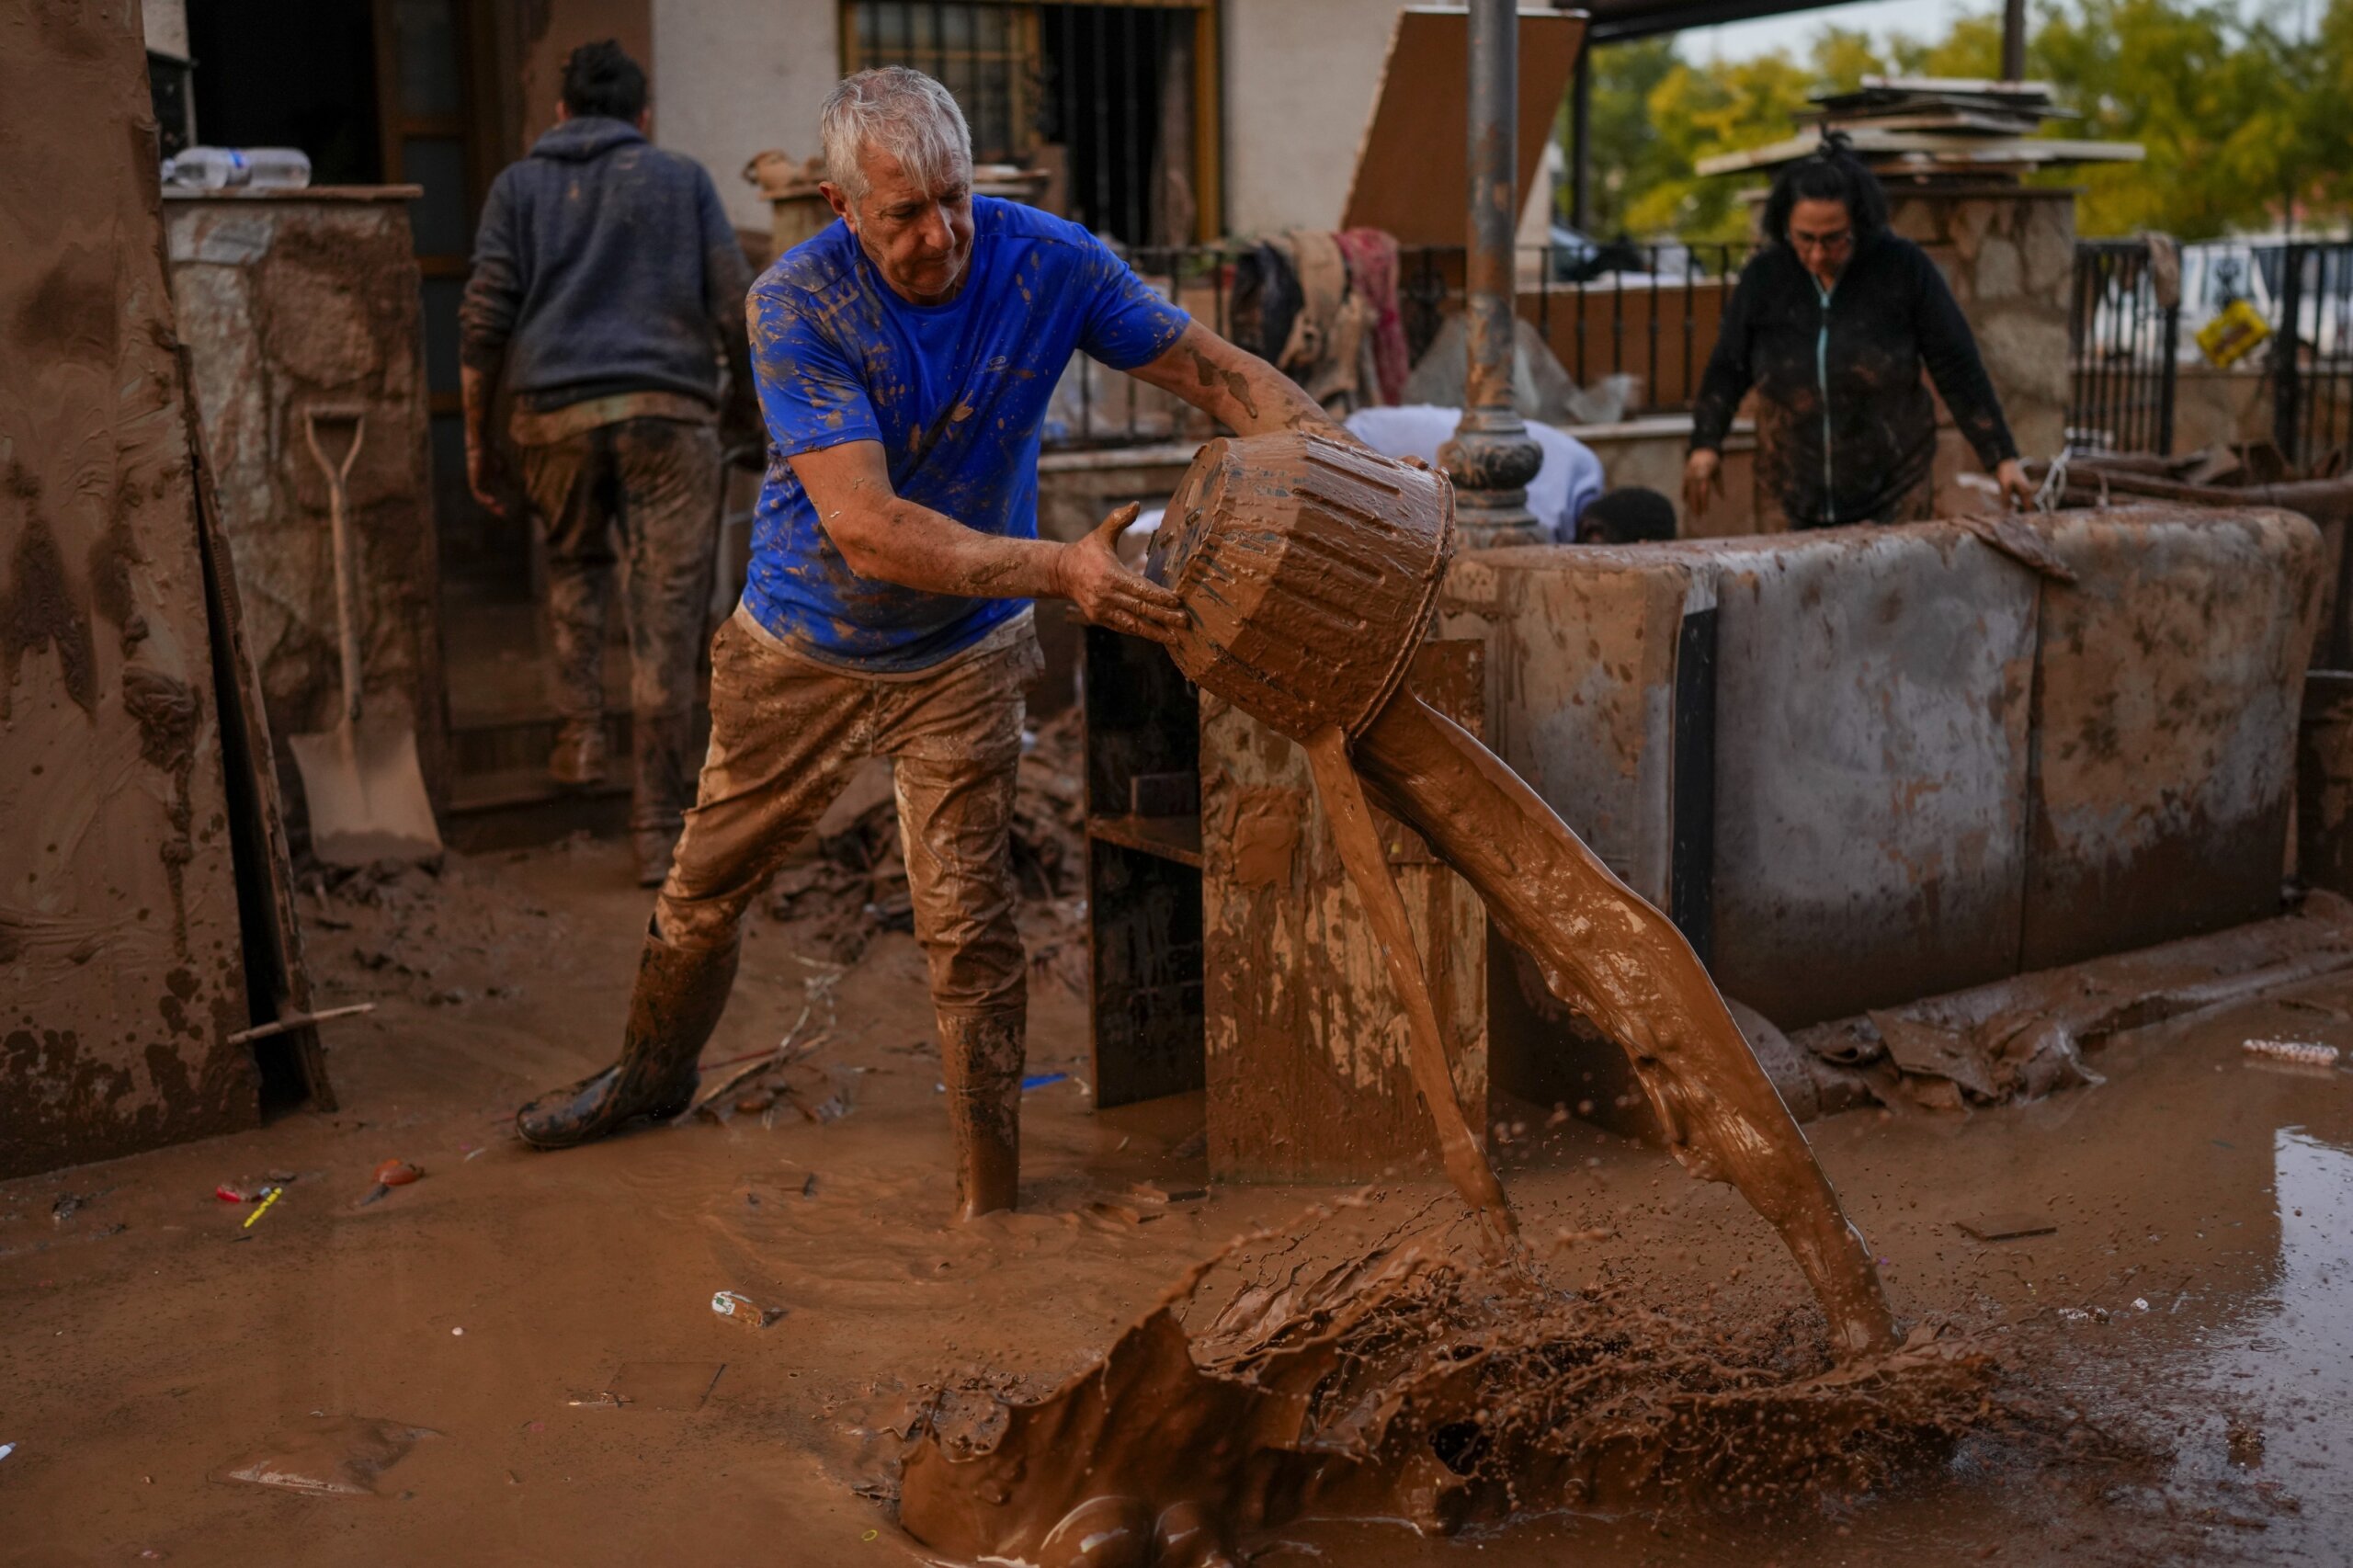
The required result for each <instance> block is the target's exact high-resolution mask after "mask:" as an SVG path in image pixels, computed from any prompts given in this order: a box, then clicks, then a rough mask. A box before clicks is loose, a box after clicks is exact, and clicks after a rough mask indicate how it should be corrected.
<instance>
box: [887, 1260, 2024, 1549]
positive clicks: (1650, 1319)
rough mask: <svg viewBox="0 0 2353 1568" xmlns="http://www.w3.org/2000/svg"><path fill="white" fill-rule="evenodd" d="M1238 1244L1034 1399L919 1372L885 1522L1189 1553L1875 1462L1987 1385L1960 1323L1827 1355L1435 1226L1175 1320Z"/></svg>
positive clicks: (1950, 1427)
mask: <svg viewBox="0 0 2353 1568" xmlns="http://www.w3.org/2000/svg"><path fill="white" fill-rule="evenodd" d="M1467 1222H1468V1221H1465V1223H1467ZM1236 1245H1237V1246H1238V1245H1239V1244H1236ZM1233 1250H1234V1249H1233V1248H1229V1249H1228V1250H1227V1252H1226V1253H1224V1254H1221V1255H1220V1256H1216V1257H1212V1258H1211V1259H1210V1260H1209V1261H1207V1262H1205V1263H1203V1264H1201V1265H1199V1266H1198V1267H1195V1268H1194V1269H1193V1270H1191V1271H1190V1272H1189V1273H1188V1274H1187V1275H1186V1276H1185V1278H1183V1279H1182V1280H1180V1281H1179V1282H1178V1284H1177V1285H1176V1287H1175V1288H1174V1289H1173V1290H1170V1291H1169V1292H1168V1294H1167V1295H1166V1296H1165V1297H1164V1298H1163V1299H1162V1301H1160V1303H1159V1304H1158V1305H1157V1306H1156V1307H1155V1308H1154V1310H1153V1311H1151V1312H1147V1313H1145V1314H1144V1315H1143V1316H1142V1318H1141V1319H1140V1320H1139V1321H1137V1322H1136V1323H1135V1324H1132V1325H1131V1326H1130V1327H1129V1328H1128V1330H1127V1331H1126V1332H1125V1333H1124V1334H1122V1335H1120V1338H1119V1340H1118V1341H1117V1342H1116V1343H1115V1344H1114V1345H1113V1346H1111V1348H1110V1350H1109V1352H1108V1354H1107V1355H1106V1356H1105V1357H1104V1358H1103V1359H1102V1360H1101V1362H1100V1363H1098V1364H1097V1365H1096V1366H1094V1367H1092V1368H1090V1369H1087V1370H1086V1371H1085V1372H1082V1373H1080V1374H1078V1375H1077V1376H1075V1377H1074V1378H1072V1379H1071V1380H1070V1381H1067V1382H1065V1383H1063V1385H1062V1386H1060V1387H1059V1388H1056V1389H1054V1390H1053V1391H1051V1392H1049V1393H1047V1394H1046V1395H1045V1396H1044V1397H1042V1398H1038V1399H1034V1400H1026V1401H1025V1400H1020V1399H1017V1398H1014V1397H1010V1396H1007V1395H1005V1394H1002V1393H998V1392H993V1391H991V1390H989V1389H986V1388H982V1387H976V1386H973V1385H972V1384H966V1385H963V1386H960V1387H955V1388H949V1389H946V1390H943V1391H941V1392H938V1393H937V1394H936V1395H935V1396H934V1397H933V1398H932V1399H931V1401H930V1402H929V1404H928V1405H927V1407H926V1410H925V1413H924V1415H923V1416H922V1418H921V1419H920V1420H919V1421H918V1422H917V1423H916V1425H915V1431H914V1433H913V1434H912V1437H911V1442H910V1446H909V1449H908V1453H907V1456H906V1458H905V1460H904V1465H903V1469H902V1488H901V1499H900V1506H901V1518H902V1522H903V1523H904V1525H905V1527H906V1528H907V1529H908V1531H909V1532H910V1533H911V1534H913V1535H914V1536H915V1538H916V1539H917V1540H921V1541H923V1542H924V1543H925V1544H926V1545H927V1546H930V1547H932V1548H934V1549H936V1550H938V1551H946V1552H949V1553H951V1554H953V1555H955V1556H957V1557H959V1558H961V1559H964V1560H972V1559H983V1560H990V1561H1011V1562H1025V1563H1032V1564H1036V1565H1038V1568H1066V1565H1074V1564H1080V1563H1085V1564H1090V1565H1097V1568H1113V1565H1126V1568H1210V1565H1213V1564H1221V1563H1227V1562H1233V1561H1235V1559H1233V1557H1231V1556H1229V1555H1228V1553H1229V1551H1231V1550H1232V1549H1233V1546H1234V1545H1235V1544H1236V1543H1237V1542H1239V1541H1242V1540H1246V1539H1247V1538H1249V1537H1251V1536H1253V1535H1254V1534H1256V1533H1258V1532H1262V1531H1265V1530H1267V1529H1269V1528H1275V1527H1278V1526H1280V1525H1282V1524H1284V1523H1286V1522H1288V1521H1290V1520H1292V1519H1297V1518H1301V1517H1311V1516H1325V1517H1333V1516H1338V1517H1384V1518H1392V1519H1398V1520H1403V1521H1405V1522H1407V1523H1410V1524H1412V1525H1414V1526H1415V1527H1416V1528H1423V1529H1429V1530H1441V1531H1452V1530H1456V1529H1459V1528H1462V1527H1464V1526H1466V1525H1471V1524H1474V1523H1479V1522H1483V1521H1495V1520H1500V1519H1504V1518H1507V1517H1512V1516H1515V1515H1521V1514H1527V1513H1531V1512H1538V1511H1543V1510H1549V1509H1560V1508H1613V1509H1615V1508H1631V1507H1654V1506H1665V1505H1672V1504H1678V1503H1691V1502H1695V1501H1725V1500H1731V1501H1736V1502H1738V1503H1739V1504H1741V1505H1742V1506H1758V1505H1763V1504H1768V1503H1771V1502H1773V1501H1775V1500H1777V1499H1794V1498H1796V1497H1799V1496H1802V1495H1804V1494H1808V1493H1810V1492H1812V1491H1814V1490H1816V1489H1820V1488H1824V1487H1836V1488H1841V1489H1847V1490H1854V1489H1860V1488H1865V1487H1869V1486H1872V1485H1875V1484H1877V1483H1880V1482H1881V1480H1883V1479H1884V1478H1885V1477H1886V1476H1887V1475H1888V1474H1890V1473H1891V1472H1892V1471H1893V1470H1894V1469H1896V1468H1897V1467H1899V1466H1900V1465H1901V1464H1902V1463H1903V1462H1904V1460H1907V1459H1917V1458H1920V1457H1923V1456H1924V1455H1927V1454H1929V1453H1933V1452H1936V1451H1938V1450H1939V1449H1941V1448H1942V1447H1943V1445H1944V1443H1945V1442H1946V1441H1947V1440H1948V1439H1949V1437H1951V1436H1953V1435H1954V1434H1956V1433H1958V1432H1959V1431H1961V1429H1963V1428H1964V1427H1965V1426H1968V1425H1969V1424H1971V1423H1972V1421H1973V1420H1975V1419H1977V1418H1978V1417H1979V1416H1981V1415H1984V1413H1985V1412H1986V1411H1987V1410H1988V1409H1989V1408H1990V1406H1989V1404H1988V1403H1987V1399H1988V1394H1989V1392H1990V1391H1991V1388H1992V1385H1993V1379H1994V1372H1995V1362H1994V1358H1993V1357H1992V1355H1991V1353H1990V1352H1989V1351H1988V1349H1987V1348H1986V1347H1985V1346H1984V1345H1983V1344H1981V1343H1974V1342H1972V1341H1970V1340H1968V1339H1966V1338H1963V1337H1961V1336H1958V1335H1940V1334H1938V1333H1937V1332H1935V1331H1932V1330H1927V1329H1921V1330H1915V1332H1914V1334H1913V1335H1912V1336H1911V1338H1910V1339H1908V1340H1907V1341H1906V1342H1905V1343H1904V1345H1903V1346H1901V1347H1899V1348H1897V1349H1895V1350H1893V1351H1890V1352H1887V1353H1885V1354H1882V1355H1877V1356H1872V1357H1868V1358H1859V1359H1849V1360H1847V1362H1846V1363H1844V1364H1843V1365H1841V1364H1837V1363H1835V1362H1834V1361H1833V1359H1832V1357H1831V1354H1830V1348H1829V1346H1828V1343H1827V1342H1826V1340H1824V1339H1823V1338H1821V1337H1820V1335H1819V1332H1818V1330H1802V1329H1801V1328H1800V1327H1798V1326H1797V1324H1798V1323H1799V1322H1800V1321H1803V1322H1807V1323H1811V1322H1813V1321H1814V1320H1813V1319H1812V1318H1811V1317H1810V1315H1809V1316H1808V1317H1806V1318H1805V1319H1803V1320H1800V1319H1798V1318H1795V1317H1788V1318H1782V1319H1779V1320H1776V1321H1772V1322H1757V1323H1748V1324H1733V1325H1727V1324H1719V1323H1711V1324H1705V1325H1702V1324H1697V1323H1692V1322H1684V1321H1678V1320H1677V1319H1676V1318H1674V1317H1671V1316H1668V1315H1665V1314H1662V1313H1660V1312H1654V1311H1651V1310H1648V1309H1644V1308H1642V1307H1638V1306H1636V1305H1633V1304H1632V1303H1631V1302H1630V1301H1627V1300H1625V1299H1623V1298H1622V1297H1620V1296H1618V1295H1616V1294H1613V1293H1609V1292H1605V1291H1602V1290H1562V1289H1560V1288H1558V1287H1557V1286H1554V1285H1552V1284H1551V1283H1549V1282H1548V1281H1547V1280H1546V1279H1545V1278H1543V1275H1542V1272H1541V1270H1540V1267H1538V1266H1537V1265H1536V1264H1535V1263H1534V1262H1533V1260H1531V1259H1529V1258H1528V1257H1526V1256H1521V1257H1519V1258H1518V1259H1517V1260H1515V1261H1514V1262H1512V1263H1510V1264H1508V1265H1505V1266H1501V1267H1489V1266H1486V1265H1483V1264H1479V1263H1476V1262H1472V1261H1467V1260H1468V1259H1471V1258H1473V1257H1475V1256H1477V1251H1478V1249H1476V1248H1474V1247H1467V1246H1463V1245H1460V1244H1458V1241H1457V1238H1455V1237H1454V1236H1452V1235H1451V1233H1450V1228H1447V1227H1440V1228H1438V1229H1435V1230H1430V1231H1426V1232H1424V1233H1421V1234H1419V1235H1414V1236H1408V1237H1403V1238H1392V1239H1389V1240H1387V1241H1384V1242H1383V1243H1381V1244H1379V1245H1377V1246H1376V1247H1374V1248H1372V1249H1371V1250H1370V1251H1368V1252H1366V1253H1365V1254H1363V1255H1361V1256H1357V1257H1354V1258H1352V1259H1350V1260H1348V1261H1347V1262H1344V1263H1342V1264H1340V1265H1338V1266H1337V1267H1332V1268H1330V1269H1328V1270H1326V1271H1324V1272H1322V1273H1320V1274H1317V1275H1314V1276H1313V1277H1312V1278H1306V1277H1303V1276H1304V1275H1305V1272H1306V1271H1305V1270H1304V1269H1300V1270H1295V1271H1293V1272H1292V1273H1291V1274H1290V1275H1289V1276H1286V1277H1284V1278H1280V1279H1279V1280H1277V1281H1274V1282H1271V1283H1260V1284H1256V1285H1251V1286H1248V1287H1245V1288H1244V1289H1242V1290H1239V1291H1238V1292H1237V1293H1236V1294H1234V1295H1233V1297H1232V1298H1231V1300H1229V1301H1227V1302H1226V1303H1225V1304H1224V1305H1223V1307H1222V1309H1220V1310H1219V1311H1217V1312H1215V1313H1214V1314H1212V1315H1211V1320H1210V1322H1209V1323H1208V1324H1206V1326H1204V1327H1201V1328H1199V1329H1198V1330H1195V1329H1188V1326H1187V1325H1186V1324H1185V1322H1184V1316H1185V1312H1186V1309H1187V1307H1188V1305H1190V1304H1191V1303H1192V1302H1193V1301H1194V1300H1195V1297H1196V1295H1197V1293H1198V1292H1199V1290H1200V1288H1201V1286H1202V1284H1203V1282H1204V1280H1205V1279H1206V1278H1208V1277H1209V1276H1210V1275H1211V1273H1212V1272H1213V1271H1214V1270H1216V1269H1217V1268H1218V1267H1220V1266H1221V1265H1222V1264H1223V1263H1224V1262H1225V1261H1226V1259H1227V1257H1228V1256H1231V1254H1232V1252H1233Z"/></svg>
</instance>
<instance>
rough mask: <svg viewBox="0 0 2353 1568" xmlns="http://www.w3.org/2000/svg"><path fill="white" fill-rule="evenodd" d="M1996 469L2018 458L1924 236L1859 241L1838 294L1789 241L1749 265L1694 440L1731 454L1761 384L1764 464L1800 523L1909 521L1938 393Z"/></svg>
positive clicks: (1759, 441)
mask: <svg viewBox="0 0 2353 1568" xmlns="http://www.w3.org/2000/svg"><path fill="white" fill-rule="evenodd" d="M1923 366H1925V367H1926V368H1927V372H1928V374H1929V376H1930V377H1931V378H1932V379H1933V380H1934V381H1935V382H1936V385H1937V391H1938V392H1940V393H1942V394H1943V396H1944V400H1945V406H1946V407H1947V408H1949V409H1950V410H1951V411H1952V417H1953V423H1954V424H1955V425H1956V426H1959V428H1960V430H1961V435H1962V437H1964V438H1966V439H1967V440H1968V442H1969V444H1970V446H1972V448H1974V449H1976V452H1977V457H1978V460H1979V461H1981V462H1983V463H1984V465H1985V467H1986V469H1987V470H1988V471H1989V472H1990V471H1991V470H1993V469H1994V468H1995V467H1996V466H1997V465H1998V464H2000V463H2001V461H2002V460H2004V459H2006V458H2014V457H2016V456H2018V444H2017V443H2016V442H2015V441H2013V440H2012V439H2011V438H2010V427H2009V426H2008V424H2007V423H2006V422H2005V421H2004V420H2003V418H2002V405H2001V402H2000V400H1999V399H1998V398H1997V397H1995V393H1994V383H1993V382H1992V381H1990V380H1988V379H1987V377H1986V374H1985V365H1984V361H1983V360H1981V359H1980V358H1978V357H1977V342H1976V339H1975V338H1973V337H1972V336H1971V335H1970V331H1969V323H1968V321H1967V319H1966V318H1964V317H1963V316H1962V315H1961V306H1960V305H1959V304H1958V303H1957V302H1955V301H1954V300H1953V297H1952V290H1950V289H1949V288H1948V287H1947V286H1946V284H1945V279H1944V274H1943V273H1941V272H1939V271H1938V270H1937V264H1936V263H1935V262H1933V261H1931V260H1929V259H1928V255H1927V252H1926V251H1924V250H1922V249H1921V248H1920V247H1919V246H1918V245H1915V244H1913V243H1912V242H1911V241H1910V240H1907V239H1904V238H1902V237H1900V236H1898V235H1894V234H1881V235H1879V236H1878V237H1876V238H1875V239H1872V240H1870V241H1867V242H1865V243H1864V244H1861V245H1859V246H1858V247H1857V249H1856V252H1855V255H1854V256H1853V257H1852V258H1851V259H1850V260H1849V261H1848V262H1847V268H1846V270H1845V271H1844V272H1842V273H1841V274H1840V275H1839V278H1838V282H1837V286H1836V288H1835V289H1832V290H1827V291H1825V290H1824V289H1823V288H1822V286H1821V285H1820V284H1819V283H1817V282H1816V281H1815V280H1814V278H1813V274H1812V273H1810V272H1808V271H1807V270H1806V269H1805V267H1804V266H1803V265H1802V263H1800V262H1799V260H1798V258H1797V254H1796V253H1795V252H1794V251H1792V250H1791V249H1790V247H1789V246H1787V245H1785V244H1769V245H1767V246H1766V247H1765V248H1764V249H1763V250H1761V251H1759V252H1757V253H1756V256H1754V257H1752V258H1751V259H1750V261H1749V263H1748V265H1747V266H1746V267H1744V268H1742V270H1741V274H1740V282H1739V284H1738V285H1737V286H1736V287H1735V288H1734V289H1733V294H1732V299H1731V300H1730V301H1728V302H1727V303H1726V304H1725V306H1724V316H1723V324H1722V329H1721V330H1720V331H1719V332H1718V334H1717V336H1716V347H1715V352H1714V353H1713V354H1711V355H1710V356H1709V358H1708V370H1707V374H1706V376H1705V377H1704V378H1702V379H1701V381H1700V383H1699V401H1698V402H1697V403H1694V404H1693V406H1692V411H1691V445H1692V447H1693V448H1694V449H1698V448H1700V447H1708V448H1712V449H1718V450H1721V449H1722V447H1723V442H1724V433H1725V432H1726V431H1727V430H1729V429H1730V428H1731V427H1732V418H1733V410H1734V409H1736V408H1738V407H1739V406H1740V401H1741V399H1742V397H1743V396H1745V394H1746V393H1747V392H1748V390H1749V388H1750V387H1752V386H1754V387H1755V388H1756V393H1757V397H1756V402H1757V409H1756V462H1757V473H1758V477H1759V479H1760V481H1761V482H1762V483H1764V485H1765V486H1766V488H1767V489H1768V491H1769V492H1770V493H1772V494H1775V495H1777V496H1779V499H1780V503H1781V507H1782V510H1783V511H1784V512H1786V513H1787V514H1788V515H1789V518H1790V525H1791V526H1792V527H1795V528H1826V527H1829V526H1831V525H1833V524H1837V523H1860V522H1884V521H1894V520H1899V519H1898V517H1897V516H1896V514H1897V512H1898V510H1899V509H1900V508H1901V507H1902V506H1903V504H1904V501H1905V500H1906V498H1907V497H1909V496H1910V495H1912V494H1913V493H1914V492H1915V491H1916V490H1917V489H1918V488H1919V487H1920V486H1922V485H1924V484H1926V483H1927V480H1928V476H1929V472H1930V470H1931V468H1932V467H1933V465H1934V463H1935V460H1936V451H1937V411H1936V402H1935V400H1934V399H1933V398H1931V397H1930V396H1929V395H1928V389H1927V387H1925V386H1923V385H1922V384H1921V381H1920V371H1921V369H1922V367H1923Z"/></svg>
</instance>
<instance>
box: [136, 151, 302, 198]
mask: <svg viewBox="0 0 2353 1568" xmlns="http://www.w3.org/2000/svg"><path fill="white" fill-rule="evenodd" d="M164 183H165V184H166V185H176V186H181V187H187V188H188V189H193V190H228V189H231V188H233V187H239V186H243V187H247V188H250V189H254V190H301V189H302V188H303V187H306V186H308V185H309V184H310V183H311V159H310V156H309V154H308V153H304V152H302V150H301V149H300V148H298V147H190V148H188V150H187V151H186V152H184V153H180V154H179V155H178V156H177V157H173V158H166V159H165V160H164Z"/></svg>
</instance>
